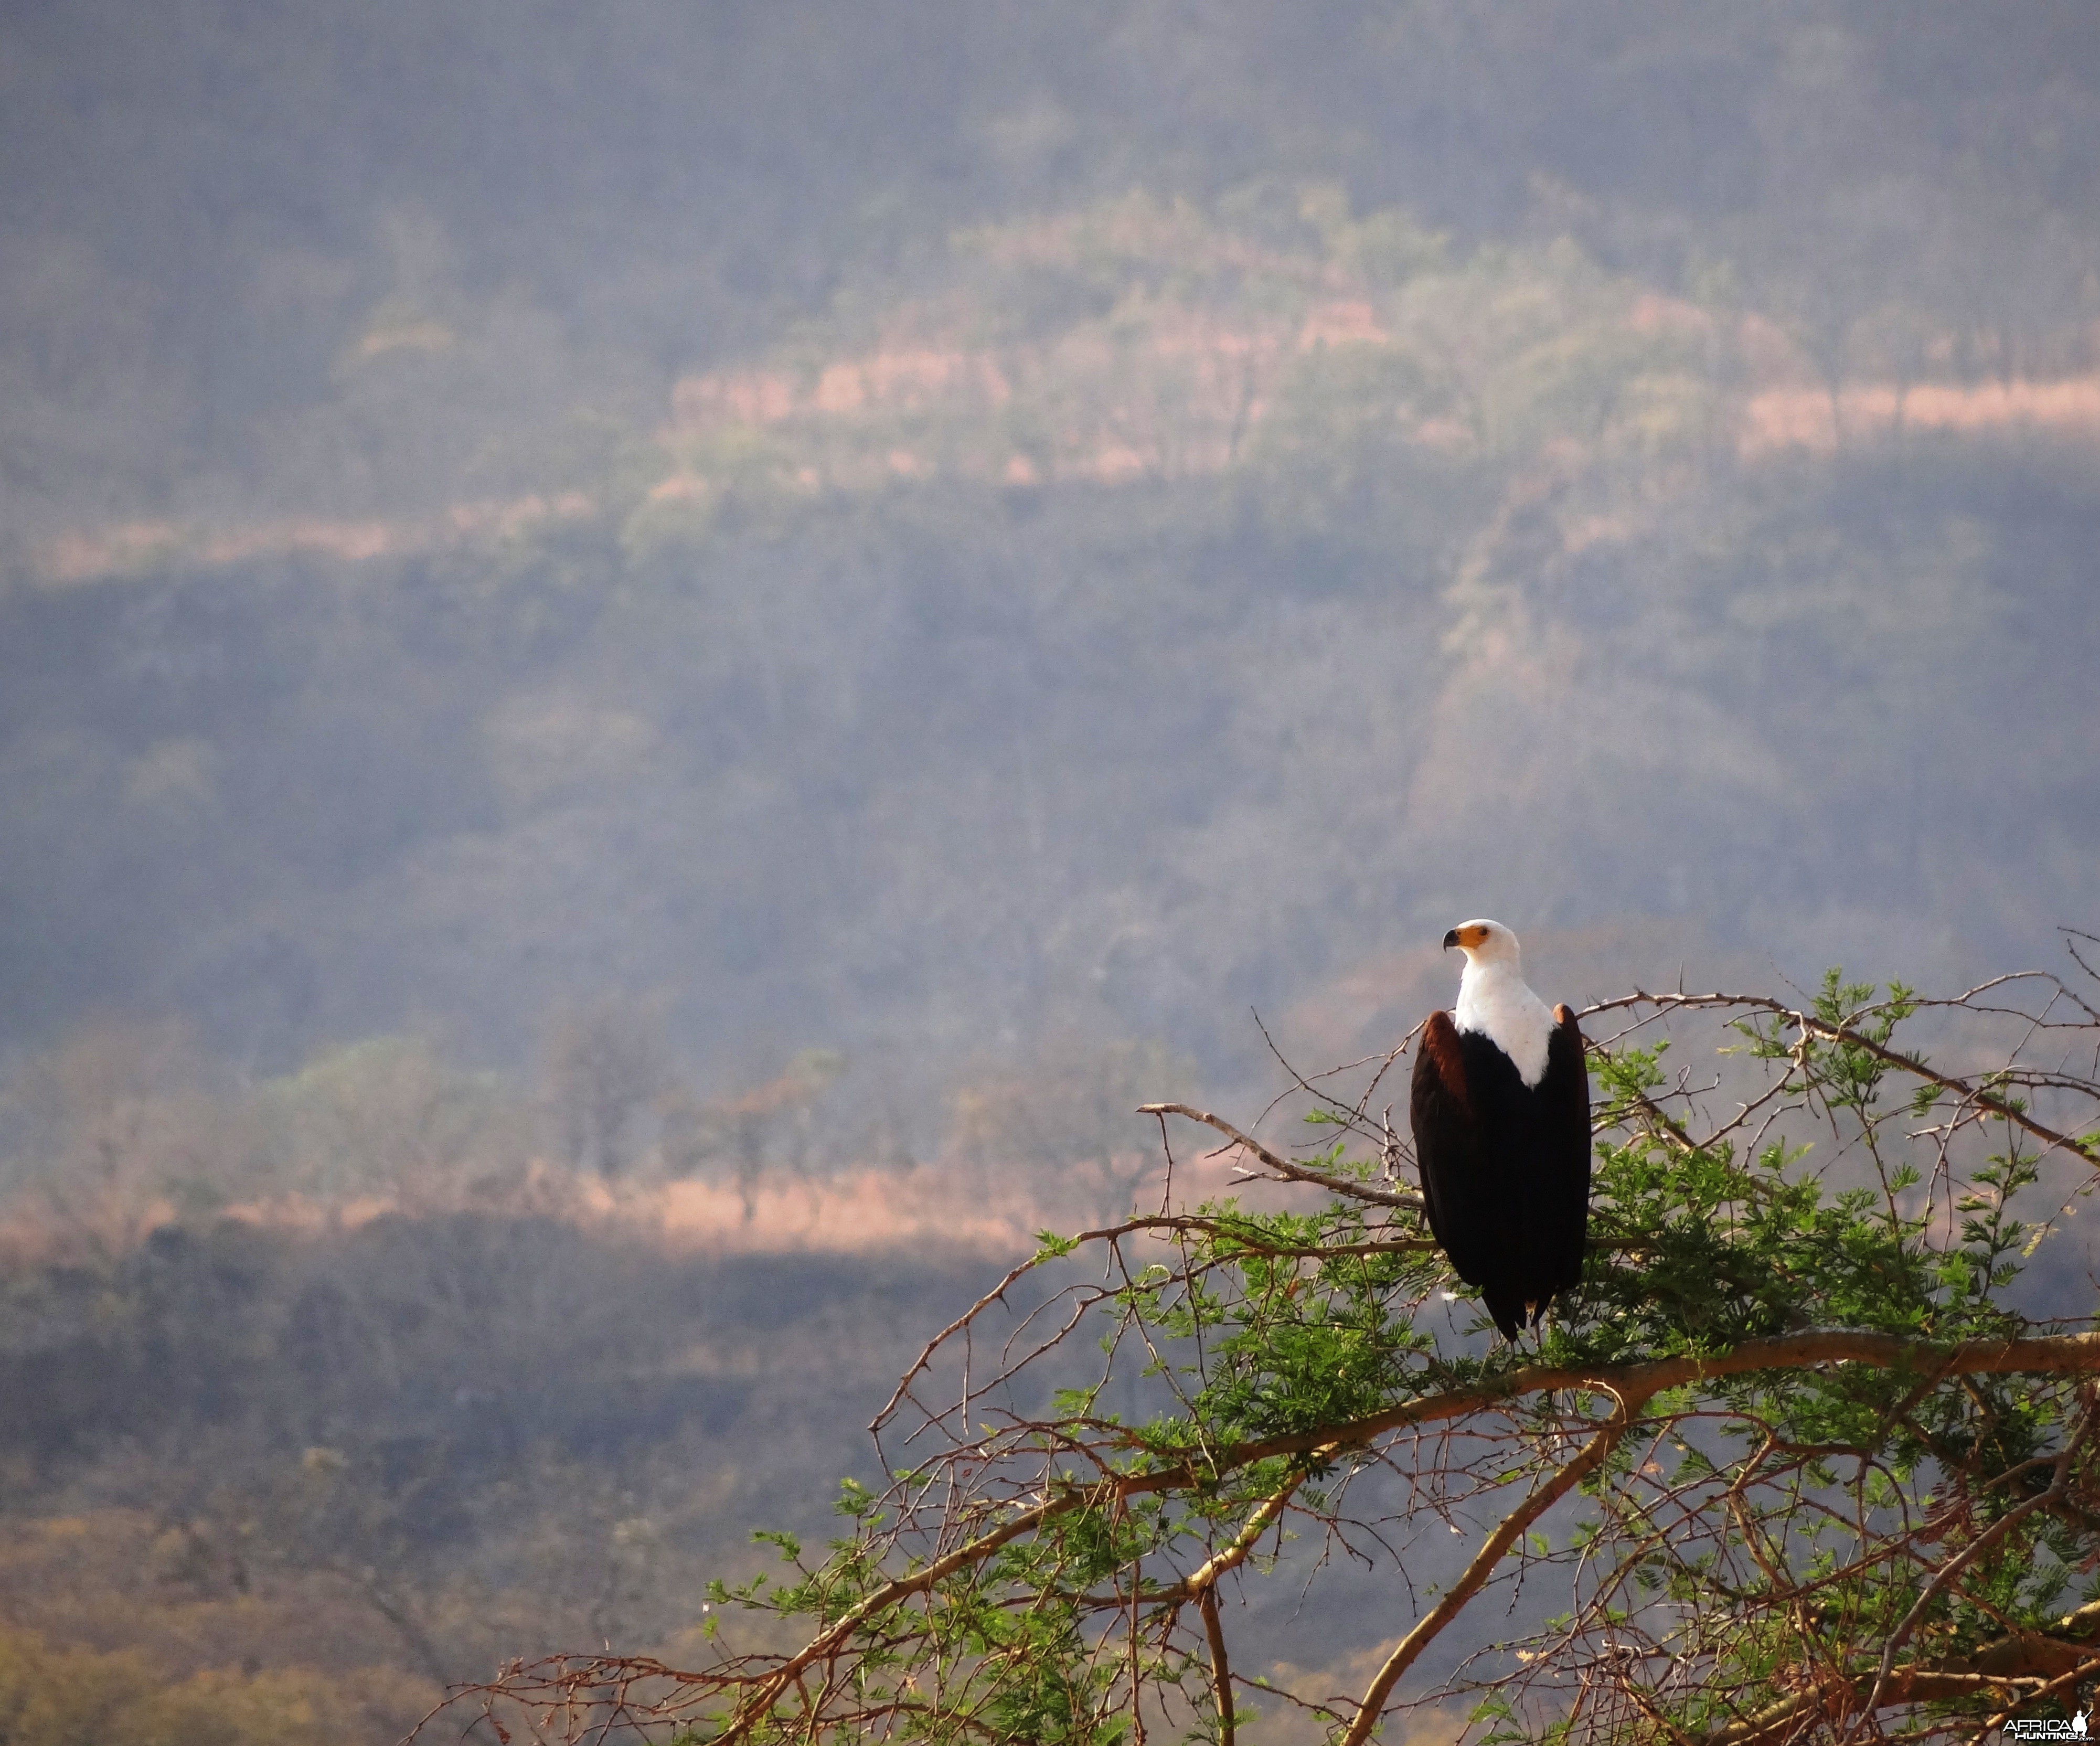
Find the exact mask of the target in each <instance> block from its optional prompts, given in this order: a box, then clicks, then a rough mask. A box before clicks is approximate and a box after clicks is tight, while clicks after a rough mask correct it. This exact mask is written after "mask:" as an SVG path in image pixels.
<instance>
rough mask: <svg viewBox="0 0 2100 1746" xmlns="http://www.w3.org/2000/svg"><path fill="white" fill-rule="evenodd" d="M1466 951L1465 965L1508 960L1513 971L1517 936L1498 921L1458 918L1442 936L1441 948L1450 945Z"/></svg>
mask: <svg viewBox="0 0 2100 1746" xmlns="http://www.w3.org/2000/svg"><path fill="white" fill-rule="evenodd" d="M1453 946H1457V947H1458V950H1460V951H1462V952H1463V953H1464V954H1465V955H1466V966H1467V968H1468V969H1469V970H1470V969H1471V968H1473V967H1474V966H1475V965H1476V964H1478V965H1487V964H1507V965H1508V966H1509V968H1510V970H1511V972H1512V973H1513V974H1514V973H1515V972H1516V969H1517V944H1516V936H1515V934H1513V933H1511V932H1510V931H1509V929H1508V928H1505V927H1504V926H1502V924H1501V923H1500V922H1498V921H1488V920H1485V919H1482V920H1480V921H1468V922H1460V923H1459V924H1458V926H1457V927H1455V928H1453V929H1452V930H1451V931H1450V932H1449V933H1447V934H1445V936H1444V950H1445V951H1447V952H1448V951H1449V950H1451V948H1452V947H1453Z"/></svg>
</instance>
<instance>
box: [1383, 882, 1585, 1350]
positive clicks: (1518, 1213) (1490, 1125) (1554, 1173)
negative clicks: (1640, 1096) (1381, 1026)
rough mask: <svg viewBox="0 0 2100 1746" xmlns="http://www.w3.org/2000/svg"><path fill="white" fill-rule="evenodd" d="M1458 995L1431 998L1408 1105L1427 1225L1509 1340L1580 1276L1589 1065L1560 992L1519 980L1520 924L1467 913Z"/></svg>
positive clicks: (1453, 939)
mask: <svg viewBox="0 0 2100 1746" xmlns="http://www.w3.org/2000/svg"><path fill="white" fill-rule="evenodd" d="M1453 946H1457V947H1458V949H1459V950H1461V951H1462V952H1463V953H1464V954H1465V955H1466V969H1465V973H1464V975H1463V976H1462V977H1460V978H1459V980H1458V1005H1457V1007H1455V1008H1454V1010H1452V1011H1451V1012H1434V1013H1432V1014H1431V1015H1430V1017H1429V1022H1428V1023H1427V1025H1424V1026H1423V1032H1422V1043H1421V1047H1420V1049H1419V1051H1418V1053H1417V1054H1416V1056H1415V1057H1414V1086H1413V1089H1412V1091H1411V1094H1410V1098H1409V1104H1408V1110H1409V1116H1410V1121H1411V1123H1412V1125H1413V1127H1414V1154H1415V1157H1416V1159H1417V1160H1418V1162H1419V1163H1420V1165H1421V1167H1422V1193H1423V1199H1424V1200H1425V1201H1427V1203H1428V1210H1429V1228H1430V1231H1431V1232H1432V1233H1433V1234H1434V1236H1435V1237H1436V1241H1437V1242H1438V1243H1439V1244H1440V1245H1441V1246H1442V1247H1443V1250H1444V1253H1445V1254H1446V1255H1447V1256H1449V1258H1450V1262H1451V1265H1452V1268H1454V1271H1456V1272H1457V1273H1458V1276H1459V1278H1461V1279H1462V1280H1463V1281H1465V1282H1466V1283H1467V1285H1471V1286H1472V1287H1473V1288H1474V1289H1475V1290H1477V1291H1478V1292H1479V1293H1480V1297H1481V1299H1482V1301H1483V1302H1485V1303H1486V1305H1487V1307H1488V1313H1489V1315H1490V1316H1493V1318H1494V1322H1495V1325H1496V1326H1497V1327H1498V1328H1499V1329H1501V1330H1502V1338H1504V1339H1507V1340H1514V1339H1515V1338H1516V1337H1517V1335H1518V1334H1520V1333H1521V1332H1522V1331H1523V1329H1524V1325H1525V1324H1526V1323H1527V1322H1529V1324H1530V1325H1532V1326H1533V1327H1536V1326H1537V1325H1538V1322H1539V1321H1540V1319H1541V1318H1542V1316H1544V1315H1545V1314H1546V1306H1547V1305H1548V1304H1550V1303H1551V1302H1552V1301H1553V1299H1554V1298H1555V1296H1556V1295H1557V1294H1559V1293H1560V1292H1563V1291H1565V1290H1568V1288H1569V1287H1570V1286H1571V1285H1575V1284H1577V1282H1578V1281H1580V1280H1581V1279H1582V1253H1583V1249H1584V1247H1585V1245H1586V1241H1587V1240H1588V1236H1589V1226H1590V1075H1589V1070H1588V1069H1587V1068H1586V1066H1585V1065H1583V1060H1582V1031H1581V1030H1579V1029H1578V1028H1577V1025H1576V1023H1575V1015H1574V1014H1573V1013H1572V1012H1569V1011H1568V1008H1567V1007H1564V1006H1560V1007H1554V1008H1553V1009H1552V1011H1551V1012H1548V1011H1547V1010H1546V1003H1545V1002H1544V1001H1542V1000H1541V999H1539V998H1538V996H1537V995H1536V994H1533V993H1532V991H1531V990H1530V989H1529V988H1528V987H1526V986H1525V985H1524V977H1523V976H1522V974H1521V973H1520V971H1519V969H1518V968H1517V943H1516V936H1515V934H1513V933H1511V932H1510V931H1509V929H1508V928H1505V927H1504V926H1502V924H1501V923H1500V922H1493V921H1469V922H1462V923H1461V924H1459V925H1458V927H1456V928H1453V929H1452V930H1451V931H1450V932H1449V933H1447V934H1445V936H1444V949H1445V950H1446V951H1449V950H1450V949H1451V948H1452V947H1453Z"/></svg>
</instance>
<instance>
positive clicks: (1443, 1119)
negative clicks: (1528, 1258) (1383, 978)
mask: <svg viewBox="0 0 2100 1746" xmlns="http://www.w3.org/2000/svg"><path fill="white" fill-rule="evenodd" d="M1407 1113H1408V1121H1409V1123H1410V1126H1411V1127H1413V1128H1414V1157H1415V1161H1416V1162H1417V1163H1418V1165H1419V1166H1420V1167H1421V1171H1422V1197H1423V1200H1424V1201H1427V1205H1428V1212H1429V1229H1430V1232H1431V1233H1432V1235H1433V1236H1434V1237H1436V1241H1437V1243H1438V1245H1439V1246H1440V1247H1441V1248H1442V1249H1443V1250H1444V1253H1445V1254H1446V1255H1447V1256H1449V1258H1450V1262H1451V1265H1452V1267H1453V1268H1454V1269H1455V1270H1456V1271H1457V1272H1458V1276H1459V1277H1460V1278H1461V1279H1462V1280H1464V1281H1466V1283H1467V1285H1480V1284H1481V1283H1482V1281H1484V1280H1485V1278H1486V1276H1487V1275H1486V1269H1487V1268H1488V1266H1489V1256H1490V1254H1492V1251H1493V1244H1494V1241H1495V1236H1494V1231H1493V1224H1492V1219H1493V1208H1492V1207H1491V1206H1489V1204H1488V1201H1487V1197H1486V1196H1485V1194H1484V1193H1483V1192H1482V1191H1483V1189H1484V1188H1485V1185H1486V1184H1485V1179H1484V1176H1483V1173H1482V1171H1481V1158H1480V1116H1479V1113H1478V1111H1477V1110H1476V1109H1475V1107H1474V1099H1473V1095H1472V1089H1471V1085H1470V1083H1469V1082H1468V1078H1467V1071H1466V1051H1465V1048H1464V1047H1463V1045H1462V1043H1460V1042H1459V1040H1458V1026H1457V1025H1454V1024H1453V1023H1452V1022H1451V1015H1450V1014H1449V1013H1448V1012H1432V1014H1431V1015H1430V1016H1429V1022H1428V1023H1427V1025H1424V1026H1423V1030H1422V1041H1421V1043H1420V1044H1419V1046H1418V1047H1417V1049H1416V1051H1415V1056H1414V1081H1413V1083H1412V1085H1411V1087H1410V1092H1409V1096H1408V1104H1407Z"/></svg>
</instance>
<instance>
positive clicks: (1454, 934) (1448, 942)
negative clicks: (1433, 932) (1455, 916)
mask: <svg viewBox="0 0 2100 1746" xmlns="http://www.w3.org/2000/svg"><path fill="white" fill-rule="evenodd" d="M1457 944H1458V929H1457V928H1453V929H1452V930H1451V931H1450V932H1449V933H1447V934H1445V936H1444V950H1445V951H1447V952H1448V951H1449V950H1451V948H1452V947H1453V946H1456V945H1457Z"/></svg>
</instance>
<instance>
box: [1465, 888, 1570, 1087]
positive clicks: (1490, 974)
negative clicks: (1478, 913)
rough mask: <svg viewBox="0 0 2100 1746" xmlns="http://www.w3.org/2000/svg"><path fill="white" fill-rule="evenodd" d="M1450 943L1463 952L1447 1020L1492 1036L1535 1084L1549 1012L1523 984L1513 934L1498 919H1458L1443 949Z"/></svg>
mask: <svg viewBox="0 0 2100 1746" xmlns="http://www.w3.org/2000/svg"><path fill="white" fill-rule="evenodd" d="M1453 946H1457V947H1458V950H1460V951H1462V952H1463V953H1464V954H1465V955H1466V973H1465V974H1464V975H1463V976H1462V977H1459V978H1458V1004H1457V1005H1456V1006H1455V1007H1453V1008H1452V1009H1451V1016H1452V1018H1453V1020H1454V1021H1455V1022H1456V1023H1457V1025H1458V1029H1459V1030H1471V1031H1478V1032H1480V1033H1481V1034H1484V1035H1485V1036H1488V1037H1489V1038H1492V1039H1493V1041H1494V1043H1495V1044H1496V1046H1497V1047H1499V1048H1500V1049H1501V1050H1502V1053H1503V1054H1505V1055H1507V1056H1509V1058H1510V1059H1511V1060H1512V1061H1514V1062H1515V1063H1516V1070H1517V1074H1518V1075H1519V1077H1520V1078H1522V1079H1523V1081H1524V1083H1525V1084H1526V1085H1531V1086H1535V1085H1537V1083H1538V1082H1539V1081H1540V1080H1541V1079H1542V1078H1544V1077H1545V1075H1546V1044H1547V1043H1548V1041H1549V1039H1550V1038H1551V1037H1552V1035H1553V1015H1552V1013H1551V1012H1548V1011H1547V1010H1546V1003H1545V1002H1544V1001H1542V1000H1541V999H1539V998H1538V996H1537V995H1536V994H1533V993H1532V991H1531V990H1530V989H1529V987H1527V986H1526V985H1525V984H1524V972H1523V971H1522V970H1521V969H1520V968H1519V963H1518V955H1517V945H1516V936H1515V934H1513V933H1511V932H1510V931H1509V929H1508V928H1505V927H1504V926H1502V924H1501V923H1500V922H1498V921H1486V920H1480V921H1469V922H1461V923H1459V924H1458V926H1457V927H1455V928H1453V929H1452V930H1451V931H1450V932H1449V933H1447V934H1445V936H1444V949H1445V950H1446V951H1447V952H1448V951H1449V950H1450V949H1451V948H1452V947H1453Z"/></svg>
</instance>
